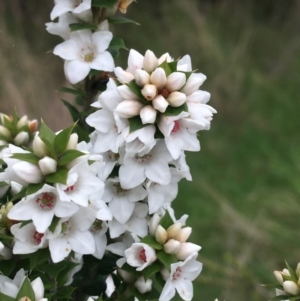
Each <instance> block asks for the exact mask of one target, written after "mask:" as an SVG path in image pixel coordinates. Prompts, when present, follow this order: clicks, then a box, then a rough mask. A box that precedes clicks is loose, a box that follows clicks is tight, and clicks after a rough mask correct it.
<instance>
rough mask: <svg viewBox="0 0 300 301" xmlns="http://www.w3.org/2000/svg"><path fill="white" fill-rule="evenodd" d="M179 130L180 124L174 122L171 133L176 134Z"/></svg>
mask: <svg viewBox="0 0 300 301" xmlns="http://www.w3.org/2000/svg"><path fill="white" fill-rule="evenodd" d="M179 130H180V124H179V122H178V121H177V120H176V121H174V127H173V130H172V133H176V132H178V131H179Z"/></svg>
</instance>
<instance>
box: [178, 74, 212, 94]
mask: <svg viewBox="0 0 300 301" xmlns="http://www.w3.org/2000/svg"><path fill="white" fill-rule="evenodd" d="M205 80H206V76H205V75H204V74H202V73H193V74H191V76H190V77H189V79H188V80H187V82H186V84H185V86H184V87H183V89H182V90H181V92H183V93H185V94H186V95H190V94H192V93H193V92H195V91H197V90H198V89H199V87H200V86H201V85H202V84H203V82H204V81H205Z"/></svg>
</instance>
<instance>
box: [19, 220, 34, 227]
mask: <svg viewBox="0 0 300 301" xmlns="http://www.w3.org/2000/svg"><path fill="white" fill-rule="evenodd" d="M30 223H32V220H31V219H30V220H28V221H23V222H22V223H21V225H20V228H23V227H24V226H26V225H28V224H30Z"/></svg>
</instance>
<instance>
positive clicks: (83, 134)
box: [74, 124, 90, 142]
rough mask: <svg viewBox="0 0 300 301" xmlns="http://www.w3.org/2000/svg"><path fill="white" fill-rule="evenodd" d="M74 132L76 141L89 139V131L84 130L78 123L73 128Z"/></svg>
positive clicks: (87, 140)
mask: <svg viewBox="0 0 300 301" xmlns="http://www.w3.org/2000/svg"><path fill="white" fill-rule="evenodd" d="M74 133H76V134H77V135H78V142H81V141H85V142H89V141H90V137H89V133H88V132H87V131H85V130H84V129H82V128H81V127H80V125H79V124H76V126H75V128H74Z"/></svg>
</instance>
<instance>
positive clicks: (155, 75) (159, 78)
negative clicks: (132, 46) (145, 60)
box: [150, 67, 167, 90]
mask: <svg viewBox="0 0 300 301" xmlns="http://www.w3.org/2000/svg"><path fill="white" fill-rule="evenodd" d="M150 82H151V84H153V85H155V86H156V87H157V89H158V90H161V89H162V88H163V87H164V86H165V85H166V83H167V76H166V72H165V70H164V69H163V68H160V67H159V68H156V69H155V70H154V71H153V72H152V74H151V76H150Z"/></svg>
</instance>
